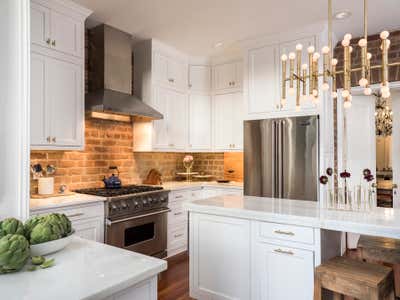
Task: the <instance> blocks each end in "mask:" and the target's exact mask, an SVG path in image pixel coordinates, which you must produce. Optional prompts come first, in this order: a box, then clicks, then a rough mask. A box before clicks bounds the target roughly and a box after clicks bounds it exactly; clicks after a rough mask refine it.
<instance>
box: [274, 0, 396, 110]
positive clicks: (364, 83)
mask: <svg viewBox="0 0 400 300" xmlns="http://www.w3.org/2000/svg"><path fill="white" fill-rule="evenodd" d="M367 27H368V26H367V0H364V37H363V38H361V39H360V40H359V41H358V46H359V47H360V48H361V67H359V68H352V67H351V59H352V52H353V47H352V46H350V41H351V39H352V36H351V34H349V33H347V34H345V35H344V38H343V40H342V43H341V44H342V46H343V54H344V62H343V70H340V71H337V70H336V65H337V63H338V60H337V59H336V58H334V57H333V49H332V0H328V41H329V45H328V46H325V47H323V48H322V51H321V52H322V59H323V64H322V65H323V66H322V72H321V71H320V67H319V60H320V57H321V55H320V54H319V53H318V52H316V51H315V47H314V46H309V47H308V48H307V52H308V65H307V64H302V61H301V57H302V51H303V45H301V44H297V45H296V51H295V52H291V53H289V55H286V54H283V55H282V56H281V62H282V83H281V84H282V92H281V94H282V95H281V96H282V98H281V105H282V106H285V105H286V89H287V83H289V94H290V95H294V94H295V93H296V110H297V111H299V110H300V109H301V103H302V102H303V101H305V100H310V101H312V102H313V103H318V102H319V95H320V89H319V82H318V81H319V78H320V77H322V86H321V89H322V91H324V92H329V91H330V93H331V96H332V97H333V98H337V96H338V94H337V87H336V77H337V75H340V74H343V78H344V83H343V90H342V91H341V95H342V98H343V99H344V104H343V105H344V107H345V108H349V107H351V99H352V95H351V74H352V73H353V72H360V71H361V78H360V79H359V82H358V83H359V85H360V86H361V87H363V88H364V94H365V95H371V94H372V90H371V88H370V82H371V70H372V69H381V73H382V81H381V87H380V93H381V95H382V98H383V99H387V98H389V97H390V88H389V81H388V80H389V79H388V78H389V77H388V75H389V71H388V69H389V67H392V66H397V65H400V62H396V63H389V60H388V49H389V47H390V40H389V39H388V37H389V32H388V31H382V32H381V33H380V39H381V46H380V51H381V53H382V63H381V64H380V65H373V66H371V58H372V55H371V53H369V52H368V51H367V44H368V41H367V38H368V34H367V32H368V31H367ZM288 60H289V77H287V76H286V73H287V61H288ZM295 82H296V89H295V88H294V84H295ZM330 83H331V84H330ZM307 85H308V94H307Z"/></svg>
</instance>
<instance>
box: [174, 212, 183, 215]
mask: <svg viewBox="0 0 400 300" xmlns="http://www.w3.org/2000/svg"><path fill="white" fill-rule="evenodd" d="M181 214H182V212H177V213H174V216H179V215H181Z"/></svg>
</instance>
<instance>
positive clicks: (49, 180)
mask: <svg viewBox="0 0 400 300" xmlns="http://www.w3.org/2000/svg"><path fill="white" fill-rule="evenodd" d="M38 181H39V183H38V184H39V186H38V188H39V194H40V195H51V194H54V177H40V178H39V179H38Z"/></svg>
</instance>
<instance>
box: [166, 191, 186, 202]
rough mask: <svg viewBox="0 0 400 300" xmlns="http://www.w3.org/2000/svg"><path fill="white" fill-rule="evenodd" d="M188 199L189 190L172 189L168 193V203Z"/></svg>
mask: <svg viewBox="0 0 400 300" xmlns="http://www.w3.org/2000/svg"><path fill="white" fill-rule="evenodd" d="M189 199H190V191H187V190H186V191H174V192H170V193H169V199H168V200H169V201H168V202H169V203H173V202H177V201H179V202H181V201H185V200H189Z"/></svg>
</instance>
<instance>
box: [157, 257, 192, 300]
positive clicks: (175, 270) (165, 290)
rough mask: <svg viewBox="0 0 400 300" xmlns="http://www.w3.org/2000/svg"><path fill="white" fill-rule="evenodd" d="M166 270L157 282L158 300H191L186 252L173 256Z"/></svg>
mask: <svg viewBox="0 0 400 300" xmlns="http://www.w3.org/2000/svg"><path fill="white" fill-rule="evenodd" d="M167 261H168V269H167V270H166V271H165V272H163V273H161V274H160V277H159V280H158V300H191V299H193V298H190V297H189V256H188V254H187V252H185V253H182V254H178V255H176V256H173V257H171V258H169V259H167Z"/></svg>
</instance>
